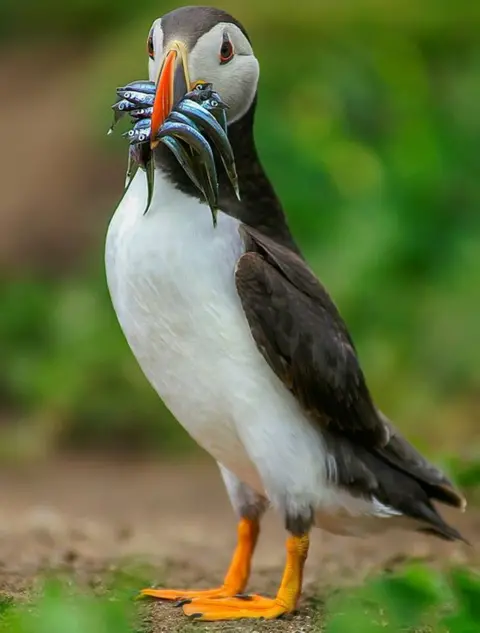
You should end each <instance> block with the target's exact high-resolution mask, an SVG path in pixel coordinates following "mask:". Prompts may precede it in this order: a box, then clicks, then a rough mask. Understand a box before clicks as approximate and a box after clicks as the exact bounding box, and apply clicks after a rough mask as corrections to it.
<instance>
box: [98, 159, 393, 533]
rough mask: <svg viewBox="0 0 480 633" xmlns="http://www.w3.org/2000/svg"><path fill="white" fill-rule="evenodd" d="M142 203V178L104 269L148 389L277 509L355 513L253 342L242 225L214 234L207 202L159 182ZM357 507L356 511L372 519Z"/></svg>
mask: <svg viewBox="0 0 480 633" xmlns="http://www.w3.org/2000/svg"><path fill="white" fill-rule="evenodd" d="M145 200H146V182H145V175H144V173H143V172H141V171H139V172H138V173H137V175H136V177H135V179H134V181H133V183H132V185H131V187H130V189H129V191H128V192H127V194H126V196H125V198H124V199H123V201H122V202H121V204H120V206H119V207H118V209H117V211H116V213H115V215H114V217H113V219H112V221H111V224H110V227H109V230H108V236H107V244H106V268H107V279H108V285H109V289H110V293H111V297H112V301H113V305H114V308H115V311H116V313H117V316H118V320H119V322H120V325H121V327H122V329H123V332H124V334H125V336H126V338H127V340H128V343H129V345H130V347H131V349H132V351H133V353H134V354H135V356H136V358H137V360H138V362H139V364H140V366H141V367H142V370H143V371H144V373H145V375H146V376H147V378H148V380H149V381H150V383H151V384H152V385H153V387H154V388H155V390H156V391H157V393H158V394H159V395H160V397H161V398H162V399H163V401H164V402H165V404H166V405H167V407H168V408H169V409H170V410H171V411H172V413H173V414H174V415H175V417H176V418H177V419H178V421H179V422H180V423H181V424H182V425H183V426H184V427H185V429H186V430H187V431H188V432H189V433H190V434H191V435H192V437H193V438H194V439H195V440H196V441H197V442H198V443H199V444H200V445H201V446H202V447H203V448H204V449H205V450H207V451H208V452H209V453H210V454H211V455H212V456H213V457H214V458H215V459H216V460H217V461H218V462H220V463H222V464H223V465H224V466H226V467H227V468H228V469H230V470H231V471H232V472H234V473H235V474H236V475H237V476H238V477H239V478H240V479H241V480H243V481H244V482H245V483H247V484H249V485H250V486H252V487H253V488H254V489H256V490H257V491H258V492H260V493H266V495H267V496H268V497H269V498H270V500H271V502H272V503H273V504H274V505H276V506H277V507H280V508H282V509H287V508H288V509H289V510H290V511H295V510H296V508H297V507H298V509H301V508H306V507H307V506H309V505H313V506H314V507H316V508H323V509H324V510H327V509H328V508H330V509H331V510H332V511H333V512H334V513H336V512H335V510H334V507H335V506H336V510H339V509H340V508H339V507H338V506H341V507H342V508H345V507H346V506H348V507H349V511H350V512H351V511H352V510H354V508H353V506H352V502H353V501H354V500H353V499H352V497H350V495H347V494H345V493H342V495H339V491H338V489H336V488H335V487H332V486H329V485H328V484H327V481H326V475H327V473H326V469H327V458H326V455H325V451H324V446H323V442H322V438H321V435H320V434H319V433H318V431H317V430H316V429H314V428H313V427H312V425H311V424H310V423H309V421H308V420H307V419H306V417H305V416H304V414H303V412H302V411H301V409H300V407H299V405H298V403H297V401H296V400H295V398H294V397H293V396H292V395H291V394H290V393H289V392H288V391H287V390H286V389H285V388H284V386H283V384H282V383H281V381H280V380H279V379H278V378H277V377H276V376H275V374H274V373H273V372H272V371H271V370H270V368H269V367H268V365H267V363H266V362H265V360H264V359H263V357H262V356H261V354H260V353H259V351H258V350H257V347H256V344H255V342H254V341H253V339H252V336H251V333H250V329H249V327H248V324H247V321H246V319H245V316H244V314H243V310H242V308H241V304H240V300H239V298H238V296H237V292H236V289H235V283H234V269H235V265H236V262H237V260H238V258H239V257H240V255H241V254H242V252H243V244H242V241H241V239H240V235H239V232H238V222H237V220H235V219H233V218H231V217H229V216H227V215H225V214H223V213H219V217H218V225H217V227H216V228H214V227H213V225H212V220H211V215H210V211H209V210H208V208H207V207H206V205H204V204H202V203H200V202H198V201H196V200H194V199H192V198H190V197H188V196H186V195H185V194H183V193H181V192H180V191H178V190H176V189H175V188H173V187H172V186H171V185H170V184H169V183H168V182H167V181H166V180H165V179H163V177H162V176H161V175H160V174H156V184H155V194H154V198H153V201H152V205H151V208H150V210H149V212H148V213H147V214H146V215H144V214H143V211H144V209H145ZM347 497H348V499H347ZM357 501H358V500H357ZM357 501H356V502H355V503H357ZM360 503H361V505H362V507H361V508H360V507H358V508H357V509H356V511H354V514H357V515H358V514H363V513H364V512H368V511H370V512H372V508H371V507H369V508H368V509H367V507H366V506H367V505H368V506H370V504H367V502H360ZM351 506H352V507H351ZM376 510H377V512H378V507H377V508H376ZM327 511H328V510H327ZM375 513H376V512H375ZM383 513H384V514H385V511H383ZM380 523H385V522H384V521H381V522H380Z"/></svg>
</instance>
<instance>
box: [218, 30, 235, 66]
mask: <svg viewBox="0 0 480 633" xmlns="http://www.w3.org/2000/svg"><path fill="white" fill-rule="evenodd" d="M234 54H235V53H234V50H233V44H232V42H231V41H230V40H229V38H228V35H224V36H223V43H222V48H221V49H220V63H221V64H228V62H229V61H230V60H231V59H233V56H234Z"/></svg>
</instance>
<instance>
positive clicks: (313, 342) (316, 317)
mask: <svg viewBox="0 0 480 633" xmlns="http://www.w3.org/2000/svg"><path fill="white" fill-rule="evenodd" d="M242 231H243V236H244V239H245V243H246V247H247V252H246V253H245V254H244V255H242V257H241V258H240V259H239V261H238V263H237V269H236V277H235V279H236V286H237V292H238V294H239V296H240V300H241V302H242V306H243V309H244V312H245V315H246V318H247V320H248V323H249V325H250V329H251V332H252V336H253V338H254V339H255V342H256V344H257V346H258V348H259V350H260V351H261V353H262V354H263V356H264V358H265V359H266V361H267V362H268V363H269V365H270V367H271V368H272V369H273V371H274V372H275V373H276V374H277V376H278V377H279V378H280V379H281V380H282V381H283V383H284V384H285V386H286V387H287V388H288V389H289V390H290V391H291V392H292V393H293V394H294V395H295V397H296V398H297V400H298V401H299V402H300V404H301V405H302V407H303V408H304V410H305V411H306V412H307V413H308V414H309V415H310V416H311V417H312V418H313V419H315V420H316V421H317V422H318V423H320V424H322V425H324V426H325V427H327V428H329V429H330V430H332V431H334V432H335V431H340V432H341V433H343V434H345V435H347V436H350V437H351V438H352V439H353V438H355V440H356V441H359V442H360V443H362V444H366V445H371V446H372V447H373V446H382V445H385V444H386V442H387V441H388V437H389V434H388V427H387V426H386V425H385V424H384V423H383V421H382V420H381V418H380V417H379V415H378V413H377V411H376V409H375V406H374V404H373V402H372V398H371V396H370V393H369V391H368V388H367V386H366V383H365V378H364V375H363V372H362V370H361V367H360V364H359V362H358V358H357V355H356V352H355V347H354V344H353V342H352V340H351V338H350V335H349V334H348V331H347V328H346V326H345V324H344V322H343V320H342V318H341V316H340V314H339V312H338V310H337V308H336V306H335V304H334V303H333V301H332V300H331V298H330V296H329V295H328V293H327V291H326V290H325V288H324V287H323V286H322V285H321V284H320V282H319V281H318V279H317V278H316V277H315V275H314V274H313V272H312V271H311V270H310V269H309V268H308V266H307V265H306V263H305V262H304V261H303V260H302V259H301V258H300V257H299V256H298V255H296V254H295V253H294V252H292V251H291V250H289V249H288V248H285V247H283V246H281V245H279V244H277V243H276V242H274V241H273V240H271V239H270V238H268V237H266V236H265V235H263V234H262V233H259V232H258V231H256V230H255V229H252V228H250V227H247V226H242Z"/></svg>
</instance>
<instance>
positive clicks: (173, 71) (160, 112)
mask: <svg viewBox="0 0 480 633" xmlns="http://www.w3.org/2000/svg"><path fill="white" fill-rule="evenodd" d="M179 62H181V63H179ZM190 90H191V82H190V77H189V73H188V63H187V50H186V48H185V45H184V44H183V43H182V42H178V41H176V42H173V44H172V45H171V47H170V49H169V50H168V52H167V53H166V55H165V58H164V60H163V64H162V65H161V67H160V72H159V75H158V81H157V92H156V94H155V100H154V102H153V114H152V123H151V138H152V140H151V142H150V147H151V148H152V149H155V147H157V145H158V144H159V142H160V141H158V140H157V134H158V132H159V130H160V128H161V126H162V125H163V123H164V122H165V119H166V118H167V117H168V115H169V114H170V112H171V111H172V108H173V107H174V106H175V104H176V103H178V101H180V99H182V98H183V96H184V95H185V94H186V93H187V92H189V91H190Z"/></svg>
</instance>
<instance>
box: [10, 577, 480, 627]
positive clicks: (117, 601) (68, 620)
mask: <svg viewBox="0 0 480 633" xmlns="http://www.w3.org/2000/svg"><path fill="white" fill-rule="evenodd" d="M140 586H143V583H142V582H141V580H140V578H139V577H138V576H137V575H135V574H134V573H132V571H130V572H127V573H126V574H118V575H117V576H116V577H113V576H112V578H110V580H109V581H108V584H107V585H106V586H105V592H104V593H103V594H102V595H95V594H94V593H93V592H92V591H86V590H80V589H79V588H78V587H75V586H72V585H68V584H65V583H61V582H59V581H58V580H50V581H47V582H46V583H45V585H44V587H43V589H42V591H41V592H40V593H39V594H38V596H37V598H35V599H33V600H27V601H21V602H14V601H13V600H11V599H10V598H9V597H8V596H4V597H2V598H1V599H0V632H1V633H3V632H5V633H7V632H8V633H67V632H68V633H140V632H141V633H151V631H152V626H153V627H154V625H152V623H151V619H149V618H150V616H148V617H147V618H146V619H145V609H144V606H145V605H146V604H147V605H148V603H146V602H144V601H140V602H138V601H136V600H134V599H133V597H132V590H134V589H135V590H137V589H138V587H140ZM140 605H142V606H140ZM172 609H173V607H172ZM295 622H296V623H298V625H299V626H300V627H303V628H301V630H305V631H317V632H318V633H320V631H322V632H323V633H375V632H376V631H383V632H384V633H400V632H403V633H407V632H411V633H413V632H417V633H420V632H422V633H423V632H425V633H427V632H433V633H442V632H444V633H476V632H477V631H478V626H479V623H480V576H479V575H478V574H477V573H476V572H474V571H471V570H470V571H469V570H467V569H465V568H455V569H452V570H450V571H448V572H438V571H433V570H430V569H428V568H426V567H423V566H418V565H411V566H407V567H406V568H405V569H404V570H403V571H401V572H397V573H395V574H392V575H382V576H379V577H376V578H373V579H371V580H370V581H369V582H367V583H366V584H365V585H364V586H363V587H361V588H359V589H345V590H340V591H338V592H336V593H334V594H333V595H331V596H329V597H326V598H324V597H320V596H319V597H316V598H311V599H310V608H309V618H308V620H305V621H302V617H301V615H300V616H298V618H296V620H295ZM163 624H164V625H165V626H166V627H167V628H168V630H169V631H171V632H172V633H173V632H174V631H178V633H187V632H188V633H192V632H193V631H200V632H201V631H207V630H220V631H221V630H229V631H231V630H235V631H242V630H247V629H248V630H251V626H250V625H251V624H252V623H251V622H250V623H246V622H244V623H235V624H233V627H234V628H232V623H226V624H222V623H216V624H213V625H212V624H209V623H206V624H205V625H204V624H202V623H191V622H188V621H187V620H185V621H182V620H181V619H180V623H179V619H178V618H173V619H170V618H168V622H165V623H163ZM276 624H277V625H278V626H276V627H275V629H274V630H278V631H282V630H285V631H291V630H292V629H291V627H290V623H289V621H288V620H285V621H284V627H283V626H282V621H279V622H278V623H276ZM159 625H162V622H159ZM154 628H155V627H154ZM167 628H162V629H160V626H159V627H158V630H167ZM254 629H255V630H256V631H262V630H266V631H267V630H273V629H272V628H270V625H269V623H265V624H263V623H261V622H256V623H254Z"/></svg>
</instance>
